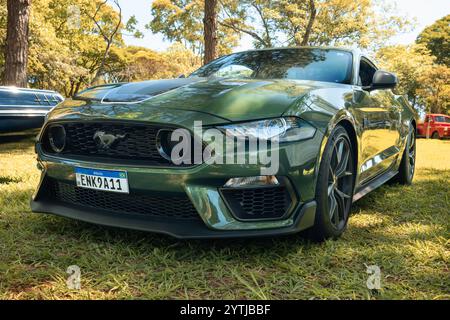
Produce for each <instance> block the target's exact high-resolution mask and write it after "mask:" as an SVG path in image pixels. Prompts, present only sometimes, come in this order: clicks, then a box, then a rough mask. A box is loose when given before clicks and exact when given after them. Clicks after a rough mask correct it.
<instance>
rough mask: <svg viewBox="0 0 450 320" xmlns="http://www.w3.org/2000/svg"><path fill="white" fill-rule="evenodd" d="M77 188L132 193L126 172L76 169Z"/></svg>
mask: <svg viewBox="0 0 450 320" xmlns="http://www.w3.org/2000/svg"><path fill="white" fill-rule="evenodd" d="M75 175H76V180H77V186H78V187H81V188H86V189H93V190H101V191H109V192H118V193H130V189H129V186H128V175H127V173H126V172H125V171H110V170H98V169H87V168H75Z"/></svg>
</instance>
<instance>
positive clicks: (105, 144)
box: [94, 131, 127, 150]
mask: <svg viewBox="0 0 450 320" xmlns="http://www.w3.org/2000/svg"><path fill="white" fill-rule="evenodd" d="M126 137H127V135H126V134H117V135H114V134H109V133H106V132H104V131H97V132H96V133H95V134H94V141H95V143H96V144H97V146H98V147H99V148H100V149H103V150H108V149H110V148H111V147H112V146H113V145H114V144H116V143H117V142H119V141H120V140H123V139H125V138H126Z"/></svg>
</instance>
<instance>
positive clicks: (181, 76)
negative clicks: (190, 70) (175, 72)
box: [178, 74, 186, 79]
mask: <svg viewBox="0 0 450 320" xmlns="http://www.w3.org/2000/svg"><path fill="white" fill-rule="evenodd" d="M184 78H186V76H185V75H184V74H180V75H179V76H178V79H184Z"/></svg>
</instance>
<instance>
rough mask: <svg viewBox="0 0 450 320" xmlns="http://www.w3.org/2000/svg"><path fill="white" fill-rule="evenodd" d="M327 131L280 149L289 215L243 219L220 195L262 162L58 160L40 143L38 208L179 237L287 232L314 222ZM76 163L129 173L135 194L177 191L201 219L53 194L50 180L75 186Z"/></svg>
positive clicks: (257, 170)
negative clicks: (186, 164)
mask: <svg viewBox="0 0 450 320" xmlns="http://www.w3.org/2000/svg"><path fill="white" fill-rule="evenodd" d="M322 139H323V135H322V134H321V133H319V132H317V133H316V136H315V137H314V138H313V139H311V140H308V141H302V142H298V143H293V144H288V145H284V146H282V147H280V150H279V155H280V159H279V164H280V166H279V170H278V175H279V176H282V177H284V178H286V179H288V180H289V181H290V185H291V186H292V192H294V193H295V195H296V197H295V203H294V205H293V207H292V210H290V211H289V214H288V215H286V216H284V217H282V218H281V219H278V220H270V221H269V220H267V221H242V220H240V219H237V218H236V216H235V215H234V214H233V212H231V210H230V207H229V206H228V204H227V203H226V201H224V198H223V196H222V195H221V192H220V190H221V187H222V186H223V185H224V184H225V182H226V181H228V179H230V178H235V177H251V176H259V175H260V174H261V171H260V169H261V168H260V167H259V166H257V165H226V164H225V165H207V164H204V165H199V166H197V167H193V168H154V167H142V166H129V165H128V166H124V165H113V164H107V165H106V164H101V163H93V162H85V161H79V160H77V161H74V160H70V159H62V158H56V157H52V156H48V155H46V154H44V153H43V151H42V148H41V145H40V144H37V145H36V151H37V154H38V166H39V168H40V169H41V171H42V175H41V182H40V185H39V187H38V189H37V191H36V193H35V194H34V195H33V199H32V201H31V208H32V211H33V212H37V213H50V214H55V215H59V216H63V217H67V218H73V219H77V220H81V221H85V222H90V223H95V224H99V225H106V226H113V227H121V228H126V229H134V230H142V231H149V232H155V233H162V234H168V235H171V236H173V237H176V238H185V239H195V238H230V237H261V236H272V235H287V234H292V233H297V232H299V231H301V230H304V229H307V228H310V227H312V226H313V224H314V219H315V208H316V204H315V202H314V195H315V184H316V168H317V167H318V162H319V156H318V155H319V154H320V147H321V143H322ZM75 167H85V168H94V169H105V170H118V171H123V170H125V171H127V172H128V177H129V184H130V192H131V193H132V194H155V193H159V194H176V195H183V196H187V197H188V198H189V200H190V201H191V202H192V204H193V206H194V208H195V210H196V211H197V212H198V215H199V219H197V220H183V219H176V218H174V217H170V218H165V217H144V216H137V215H130V214H118V213H117V212H111V211H109V210H104V209H103V208H92V207H86V206H82V205H77V204H75V203H66V202H61V201H59V200H58V199H53V198H52V197H51V196H49V193H51V192H52V191H51V190H49V189H48V188H47V187H46V186H47V181H49V180H52V181H58V182H63V183H66V184H71V185H74V184H75V173H74V168H75Z"/></svg>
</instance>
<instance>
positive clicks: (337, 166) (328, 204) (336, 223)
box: [307, 125, 355, 242]
mask: <svg viewBox="0 0 450 320" xmlns="http://www.w3.org/2000/svg"><path fill="white" fill-rule="evenodd" d="M354 154H355V153H354V151H353V146H352V143H351V140H350V137H349V135H348V133H347V131H346V130H345V128H344V127H342V126H341V125H338V126H336V128H335V129H334V130H333V131H332V133H331V135H330V138H329V139H328V142H327V144H326V147H325V150H324V153H323V156H322V160H321V163H320V168H319V175H318V179H317V187H316V201H317V212H316V218H315V223H314V227H312V228H311V229H310V230H309V231H308V233H307V235H308V237H309V238H310V239H311V240H313V241H317V242H321V241H324V240H326V239H337V238H338V237H340V236H341V235H342V233H343V232H344V231H345V229H346V227H347V223H348V218H349V215H350V210H351V206H352V202H353V191H354V185H355V164H354Z"/></svg>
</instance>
